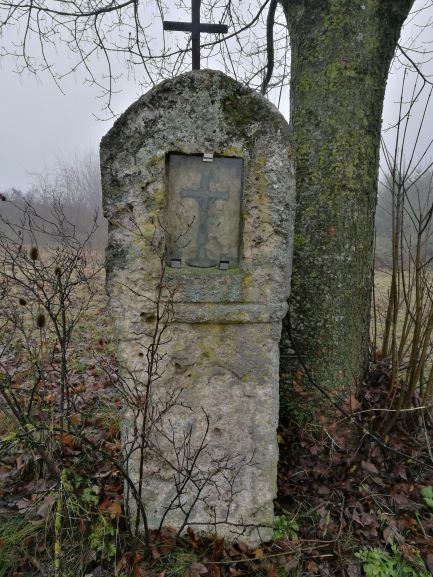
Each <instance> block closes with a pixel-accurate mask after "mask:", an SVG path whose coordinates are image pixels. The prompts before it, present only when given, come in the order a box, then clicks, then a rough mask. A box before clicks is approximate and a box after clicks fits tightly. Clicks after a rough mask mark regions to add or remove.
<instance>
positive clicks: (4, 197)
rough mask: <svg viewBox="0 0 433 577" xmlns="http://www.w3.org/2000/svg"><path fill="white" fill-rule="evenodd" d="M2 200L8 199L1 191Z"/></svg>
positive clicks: (0, 198)
mask: <svg viewBox="0 0 433 577" xmlns="http://www.w3.org/2000/svg"><path fill="white" fill-rule="evenodd" d="M0 200H2V201H3V202H4V201H5V200H6V196H5V195H4V194H3V193H2V192H0Z"/></svg>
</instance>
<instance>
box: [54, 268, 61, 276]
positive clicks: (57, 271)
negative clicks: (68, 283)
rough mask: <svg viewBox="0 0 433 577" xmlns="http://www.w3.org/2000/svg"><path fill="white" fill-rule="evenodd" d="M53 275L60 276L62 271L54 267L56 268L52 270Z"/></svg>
mask: <svg viewBox="0 0 433 577" xmlns="http://www.w3.org/2000/svg"><path fill="white" fill-rule="evenodd" d="M54 274H55V275H56V276H60V275H61V274H62V271H61V270H60V267H58V266H56V268H55V269H54Z"/></svg>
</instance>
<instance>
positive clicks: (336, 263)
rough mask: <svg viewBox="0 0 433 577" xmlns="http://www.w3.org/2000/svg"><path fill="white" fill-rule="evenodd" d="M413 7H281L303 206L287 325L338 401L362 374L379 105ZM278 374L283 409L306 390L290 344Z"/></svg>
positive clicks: (313, 1)
mask: <svg viewBox="0 0 433 577" xmlns="http://www.w3.org/2000/svg"><path fill="white" fill-rule="evenodd" d="M412 4H413V0H283V6H284V9H285V12H286V15H287V18H288V24H289V30H290V38H291V51H292V79H291V122H292V129H293V136H294V143H295V155H296V187H297V201H298V205H297V220H296V230H295V238H294V269H293V276H292V297H291V306H292V312H291V324H292V327H293V335H294V337H295V342H296V343H297V345H298V348H299V351H300V352H301V353H302V356H303V358H304V359H305V363H306V365H307V366H308V367H309V369H310V370H311V373H312V375H313V376H314V379H315V380H316V381H317V382H318V383H320V384H321V385H322V386H323V387H324V388H326V390H327V391H328V392H329V393H330V394H331V395H332V396H333V397H334V398H335V400H336V401H337V402H340V401H341V400H342V399H343V398H347V397H348V395H349V394H350V393H353V392H354V390H355V387H356V384H357V383H358V382H359V380H360V379H361V378H362V376H363V374H364V373H365V371H366V369H367V366H368V341H369V320H370V298H371V287H372V268H373V235H374V214H375V207H376V193H377V176H378V166H379V149H380V130H381V115H382V103H383V97H384V92H385V86H386V79H387V75H388V69H389V65H390V62H391V59H392V57H393V54H394V50H395V47H396V43H397V41H398V38H399V35H400V29H401V26H402V24H403V22H404V20H405V18H406V16H407V14H408V12H409V10H410V7H411V5H412ZM284 342H286V344H287V339H283V343H284ZM282 377H283V378H282V385H283V387H282V389H283V399H282V400H283V406H284V404H286V406H287V401H288V402H289V404H292V405H293V401H295V403H296V393H297V392H298V393H300V394H301V395H303V396H305V395H306V394H309V393H308V391H311V384H310V383H309V382H308V378H307V376H306V375H305V374H304V371H303V369H302V368H300V365H299V361H298V360H296V359H295V358H294V357H293V356H292V357H290V358H289V357H288V355H287V346H286V347H283V350H282ZM293 384H295V385H294V386H293ZM314 394H317V393H314ZM310 400H311V399H310ZM314 402H315V405H314V406H316V407H318V406H323V405H324V403H323V401H319V400H318V399H316V400H315V401H314ZM297 404H298V405H299V400H298V403H297ZM311 406H312V405H311Z"/></svg>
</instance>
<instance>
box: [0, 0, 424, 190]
mask: <svg viewBox="0 0 433 577" xmlns="http://www.w3.org/2000/svg"><path fill="white" fill-rule="evenodd" d="M424 6H427V8H426V9H423V7H424ZM149 15H150V18H149V20H150V21H154V24H153V25H152V26H153V27H152V28H151V33H152V35H153V37H154V41H153V42H154V46H155V50H157V48H158V46H159V45H160V43H161V42H162V28H161V22H160V19H159V17H157V15H156V14H152V13H151V12H149ZM166 17H167V18H169V19H172V20H189V18H190V14H189V12H188V11H185V10H180V9H178V8H177V9H176V8H172V9H170V11H169V12H167V15H166ZM202 19H203V20H205V18H204V17H202ZM432 22H433V3H432V2H431V1H430V0H428V1H426V0H417V2H416V3H415V5H414V8H413V10H412V15H411V16H410V17H409V18H408V21H407V24H406V26H405V29H404V31H403V34H402V38H401V40H400V43H401V45H402V46H403V47H404V48H405V49H407V50H408V52H407V53H408V54H409V55H410V56H411V57H412V58H413V59H414V60H416V61H417V62H421V67H422V71H423V73H424V74H426V75H429V74H430V75H433V63H432V61H431V60H430V55H429V54H428V53H427V54H421V53H420V52H419V51H417V52H415V51H413V52H411V51H410V49H416V50H429V49H433V24H432ZM258 30H259V34H262V33H263V26H262V28H260V26H259V29H258ZM165 39H166V41H167V42H172V43H173V46H175V45H176V43H178V45H179V46H181V47H185V46H186V43H187V40H188V35H186V34H184V33H180V32H178V33H166V34H165ZM5 40H8V41H9V42H12V43H13V41H14V38H13V37H11V38H9V39H5V38H3V39H2V42H5ZM247 40H248V41H249V39H247ZM206 41H209V36H206V35H203V37H202V42H206ZM280 44H281V42H280ZM252 46H253V49H254V44H252ZM253 49H252V54H253V55H254V50H253ZM35 50H36V47H35ZM282 50H283V52H284V45H283V46H282ZM233 53H234V52H233ZM226 54H227V49H226ZM53 56H55V58H56V62H57V67H58V69H59V70H61V69H62V68H63V69H64V70H65V72H67V71H68V70H69V68H70V67H71V66H72V65H73V62H72V58H71V57H70V56H68V54H67V52H66V51H65V50H63V51H62V50H60V49H59V54H54V55H53ZM252 58H254V56H252ZM253 62H254V61H253V60H251V61H246V62H245V61H243V60H242V61H241V60H240V61H238V63H236V60H235V62H234V64H233V66H235V67H236V71H237V73H239V76H240V77H241V78H245V79H247V78H248V68H250V69H252V68H253V67H254V66H253ZM402 63H404V64H408V61H407V60H406V59H405V58H404V57H403V56H402V55H401V54H400V55H399V56H398V57H397V58H396V59H395V61H394V64H393V67H392V71H391V74H390V78H389V81H388V88H387V94H386V100H385V108H384V115H383V116H384V123H383V127H384V140H385V142H386V143H387V145H388V146H389V147H392V143H393V139H394V135H395V130H393V129H392V126H393V124H395V122H396V119H397V117H398V109H399V105H398V102H399V99H400V91H401V85H402V79H403V74H404V67H403V65H402ZM113 64H114V74H115V75H119V76H120V75H122V76H121V78H120V79H119V80H117V82H116V84H115V85H114V93H113V97H112V102H111V110H112V111H113V112H114V113H115V114H117V115H118V114H121V113H122V112H123V111H124V110H125V109H126V108H127V107H128V106H129V105H130V104H131V103H132V102H133V101H135V100H136V99H137V98H138V97H139V96H140V94H142V93H143V91H144V90H145V89H146V87H145V86H143V85H142V83H141V80H142V78H141V77H140V74H141V72H140V68H139V67H137V68H136V69H135V70H134V69H132V68H128V67H127V65H126V64H125V63H124V62H123V60H122V59H121V58H120V57H119V58H116V57H114V59H113ZM241 64H242V66H243V67H244V68H245V72H244V71H243V70H242V69H241V68H242V66H241ZM284 64H285V65H287V66H288V65H289V62H285V63H284ZM14 65H15V63H14V61H13V59H8V58H5V59H2V61H1V62H0V66H1V68H0V76H1V90H0V191H2V190H3V191H5V190H8V189H10V188H12V187H13V188H15V189H20V190H22V191H28V190H30V189H32V188H33V189H34V188H35V185H36V186H37V185H38V183H40V179H41V175H43V178H45V179H47V180H50V179H51V182H55V181H56V178H58V172H59V169H60V171H61V170H62V167H63V169H64V168H65V166H73V165H74V163H76V164H78V165H79V164H80V163H83V162H85V160H84V159H85V158H86V157H87V156H92V155H95V154H97V150H98V146H99V141H100V139H101V137H102V136H103V135H104V134H105V133H106V132H107V131H108V130H109V129H110V127H111V126H112V124H113V122H114V118H113V116H112V114H111V112H110V110H107V108H106V105H107V97H106V95H104V92H103V90H101V88H100V87H98V86H96V85H90V84H89V83H88V82H85V81H83V78H84V77H83V74H81V72H80V71H78V72H76V73H71V74H69V75H67V76H65V78H63V79H62V80H61V81H60V88H61V90H60V89H59V87H58V86H56V83H55V82H54V80H53V79H52V78H51V76H50V74H49V73H48V72H47V71H45V72H40V73H39V74H38V75H37V76H35V75H32V74H30V73H29V72H28V71H26V70H24V71H23V72H22V73H21V74H17V72H16V71H15V70H14ZM92 65H93V67H94V68H96V70H98V68H99V69H100V72H101V78H102V79H104V73H105V72H104V71H105V68H104V62H103V59H102V58H101V60H94V61H93V64H92ZM202 67H209V68H216V69H223V64H222V62H221V57H220V56H219V55H218V54H217V53H216V54H215V55H212V54H210V57H209V58H205V59H204V61H202ZM183 69H185V66H184V68H183ZM175 70H176V69H175ZM177 71H181V69H180V68H178V70H177ZM276 72H277V73H278V74H280V75H281V74H282V71H281V62H280V70H277V71H276ZM416 78H417V75H416V74H415V73H411V74H410V75H409V77H408V79H406V86H407V89H406V91H405V94H404V99H405V100H407V99H409V97H410V92H411V90H412V86H413V84H414V82H415V80H416ZM432 78H433V76H432ZM101 82H103V80H102V81H101ZM420 82H421V81H420V80H419V78H418V83H420ZM419 86H420V84H419ZM428 88H429V87H428V86H426V87H425V89H424V91H423V94H422V95H421V97H420V102H419V104H418V105H417V106H415V107H414V109H413V110H412V111H411V120H410V124H409V126H408V131H407V132H408V139H407V140H408V143H409V144H410V143H411V142H414V141H415V140H416V135H417V126H418V125H419V120H420V118H421V116H422V113H423V106H424V102H425V100H426V97H427V94H428ZM270 97H271V99H272V100H273V101H274V103H275V104H277V105H278V104H279V107H280V109H281V111H282V112H283V114H284V115H285V116H286V118H288V116H289V92H288V88H287V87H285V88H284V89H283V90H282V91H281V90H280V89H278V90H274V91H273V92H271V95H270ZM103 118H105V119H106V120H101V119H103ZM390 127H391V128H390ZM432 135H433V110H432V109H431V108H430V110H429V113H428V114H427V119H426V120H425V126H424V128H423V131H422V133H421V135H420V136H419V139H418V144H417V154H418V155H421V154H423V151H424V149H425V148H426V147H427V145H428V143H429V142H430V140H431V138H432ZM431 156H432V155H431V153H428V154H427V155H426V156H425V162H427V161H428V160H429V159H431ZM93 160H94V156H93ZM92 166H93V169H95V166H96V172H97V163H96V165H95V162H94V161H92ZM81 198H83V197H81Z"/></svg>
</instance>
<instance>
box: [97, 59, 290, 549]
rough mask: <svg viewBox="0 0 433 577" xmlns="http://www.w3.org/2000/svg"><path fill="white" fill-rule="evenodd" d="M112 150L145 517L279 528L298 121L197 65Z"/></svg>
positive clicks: (108, 203)
mask: <svg viewBox="0 0 433 577" xmlns="http://www.w3.org/2000/svg"><path fill="white" fill-rule="evenodd" d="M101 161H102V180H103V195H104V211H105V216H106V217H107V219H108V221H109V225H110V228H109V244H108V250H107V288H108V292H109V296H110V304H111V309H112V312H113V315H114V320H115V328H116V332H117V337H118V355H119V359H120V363H121V366H122V369H121V376H122V379H123V382H124V386H125V387H127V388H129V389H130V390H132V391H135V390H137V389H138V390H140V391H141V394H142V396H141V397H139V396H136V397H133V398H134V399H136V401H133V402H132V403H131V402H130V403H129V406H125V415H124V420H123V422H124V447H125V451H127V452H128V451H129V452H130V453H131V455H130V458H129V471H130V474H131V476H132V477H133V478H134V479H135V480H136V481H137V483H138V479H139V477H140V466H141V465H142V467H143V475H142V483H141V487H140V491H141V495H142V500H143V502H144V504H145V508H146V511H147V517H148V524H149V527H150V528H158V527H159V525H160V524H161V521H162V520H163V522H164V524H166V525H168V526H172V527H176V528H178V529H185V528H186V527H188V526H191V527H192V528H193V529H194V530H198V531H205V532H211V533H213V532H215V533H216V534H218V535H220V536H224V537H226V538H229V539H241V540H243V541H245V542H247V543H249V544H250V545H255V544H257V543H259V542H260V541H265V540H268V539H270V537H271V535H272V524H273V500H274V499H275V497H276V478H277V461H278V447H277V441H276V428H277V423H278V365H279V353H278V343H279V338H280V333H281V320H282V318H283V316H284V314H285V312H286V308H287V305H286V301H287V298H288V296H289V287H290V270H291V252H292V227H293V219H294V182H293V170H292V153H291V148H290V137H289V128H288V125H287V123H286V121H285V120H284V118H283V117H282V116H281V114H280V113H279V112H278V111H277V110H276V109H275V108H274V107H273V106H272V105H271V104H270V103H269V102H268V101H267V100H265V99H264V98H262V97H261V96H259V95H258V94H256V93H255V92H253V91H251V90H250V89H248V88H246V87H244V86H242V85H240V84H239V83H237V82H235V81H234V80H232V79H230V78H228V77H227V76H225V75H224V74H222V73H220V72H215V71H210V70H203V71H197V72H192V73H188V74H185V75H182V76H179V77H177V78H175V79H173V80H169V81H166V82H163V83H162V84H160V85H159V86H157V87H156V88H154V89H153V90H151V91H150V92H148V93H147V94H146V95H144V96H143V97H141V98H140V99H139V100H138V101H137V102H136V103H135V104H133V105H132V106H131V107H130V108H129V109H128V110H127V111H126V112H125V113H124V114H123V115H122V116H121V117H120V118H119V120H118V121H117V122H116V123H115V125H114V127H113V128H112V129H111V130H110V132H109V133H108V134H107V135H106V136H105V138H104V139H103V141H102V144H101ZM158 331H159V332H158ZM145 398H147V399H148V401H149V403H148V406H147V407H146V409H144V408H143V407H144V405H145V404H146V403H145V401H143V399H145ZM140 403H142V406H141V411H140V409H139V407H138V406H139V405H140ZM134 404H135V406H131V405H134ZM126 405H127V403H126ZM144 410H146V416H145V418H144V420H143V411H144ZM135 422H137V425H138V428H137V431H140V430H142V429H140V426H142V424H143V422H144V423H145V425H144V426H145V430H146V434H145V435H143V438H144V441H145V442H144V445H143V444H142V446H143V451H141V450H140V442H139V440H138V439H137V437H138V436H139V435H140V433H139V432H137V431H135V432H134V423H135ZM142 452H143V456H144V458H143V459H142V458H141V453H142ZM130 505H131V508H132V510H134V509H135V505H134V500H133V499H132V497H131V499H130Z"/></svg>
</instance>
